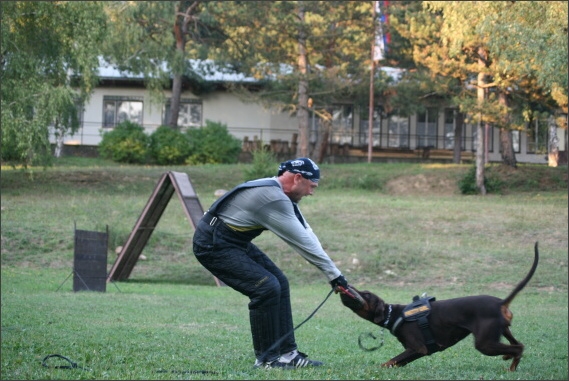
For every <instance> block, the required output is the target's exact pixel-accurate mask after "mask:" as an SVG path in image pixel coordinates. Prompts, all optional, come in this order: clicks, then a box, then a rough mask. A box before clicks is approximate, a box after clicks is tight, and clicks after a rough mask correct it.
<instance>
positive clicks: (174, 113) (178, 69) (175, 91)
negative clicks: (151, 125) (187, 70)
mask: <svg viewBox="0 0 569 381" xmlns="http://www.w3.org/2000/svg"><path fill="white" fill-rule="evenodd" d="M183 3H184V2H183V1H180V3H179V5H178V7H177V12H176V17H175V21H174V30H173V34H174V38H175V39H176V46H175V49H176V54H175V57H176V59H178V60H180V61H181V62H177V63H176V64H175V67H174V68H172V71H173V73H172V76H173V79H172V98H171V99H170V120H169V121H168V125H169V126H170V128H172V129H174V130H177V129H178V117H179V115H180V99H181V98H182V77H183V74H184V73H183V67H184V60H185V58H186V57H185V56H186V35H187V32H188V22H189V20H190V17H187V16H186V17H185V16H182V15H180V14H179V12H180V10H181V9H182V6H183ZM196 4H197V2H196V3H195V4H194V5H193V6H191V8H194V7H195V6H196ZM189 11H190V10H187V13H188V14H189Z"/></svg>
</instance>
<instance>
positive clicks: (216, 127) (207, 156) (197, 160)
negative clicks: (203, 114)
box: [186, 120, 241, 164]
mask: <svg viewBox="0 0 569 381" xmlns="http://www.w3.org/2000/svg"><path fill="white" fill-rule="evenodd" d="M186 134H187V136H188V140H189V142H190V150H191V155H190V157H189V158H188V159H187V160H186V163H187V164H234V163H237V160H238V159H239V154H240V153H241V141H240V140H239V139H237V138H236V137H234V136H233V135H231V134H230V133H229V131H228V130H227V126H226V125H225V124H223V123H218V122H212V121H209V120H208V121H206V125H205V126H204V127H200V128H189V129H188V130H187V131H186Z"/></svg>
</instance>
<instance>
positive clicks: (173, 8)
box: [104, 0, 225, 129]
mask: <svg viewBox="0 0 569 381" xmlns="http://www.w3.org/2000/svg"><path fill="white" fill-rule="evenodd" d="M204 3H207V1H201V0H192V1H184V0H180V1H129V2H125V1H113V2H108V3H107V5H106V10H107V12H108V14H109V17H110V19H111V21H112V22H111V24H110V37H109V39H108V40H107V43H106V44H105V46H104V51H105V57H106V59H107V60H108V61H110V62H112V63H113V64H115V65H117V66H118V68H119V69H121V70H125V71H130V72H132V73H135V74H142V75H143V76H144V78H145V81H146V85H147V88H148V89H149V90H150V91H151V95H152V99H153V100H154V101H156V102H157V103H159V104H161V103H162V101H163V99H164V89H165V88H168V87H170V88H171V89H172V98H171V101H170V110H171V112H170V120H169V121H168V122H167V123H168V125H169V126H170V127H171V128H173V129H177V128H178V116H179V111H180V98H181V94H182V83H183V80H184V77H187V78H193V79H195V80H196V81H197V82H198V83H200V81H201V80H200V76H199V74H198V72H199V70H200V68H196V67H194V66H192V65H191V62H190V59H195V60H197V59H204V58H207V55H208V49H209V48H210V47H211V46H214V45H215V44H216V42H217V41H222V40H223V39H224V38H225V37H224V36H223V34H222V33H221V29H220V27H219V25H218V24H217V22H216V21H215V20H214V19H213V18H211V17H210V16H209V15H208V14H207V12H206V9H205V8H204V6H203V4H204ZM201 82H202V83H201V84H203V81H201ZM202 89H203V87H202ZM194 92H197V91H196V89H194Z"/></svg>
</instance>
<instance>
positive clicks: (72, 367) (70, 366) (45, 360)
mask: <svg viewBox="0 0 569 381" xmlns="http://www.w3.org/2000/svg"><path fill="white" fill-rule="evenodd" d="M52 357H57V358H60V359H63V360H65V361H67V362H68V363H69V365H55V366H51V367H50V366H49V365H48V364H47V360H49V359H50V358H52ZM41 365H42V366H43V367H45V368H53V369H81V370H88V371H91V369H87V368H83V367H80V366H79V365H77V363H76V362H73V361H71V360H70V359H69V358H67V357H65V356H62V355H58V354H52V355H47V356H45V357H44V358H43V360H42V362H41ZM156 373H177V374H217V372H213V371H209V370H166V369H158V370H157V371H156Z"/></svg>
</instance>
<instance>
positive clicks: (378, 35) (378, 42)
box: [373, 1, 385, 61]
mask: <svg viewBox="0 0 569 381" xmlns="http://www.w3.org/2000/svg"><path fill="white" fill-rule="evenodd" d="M373 6H374V14H375V20H374V22H375V23H376V28H375V36H374V44H373V60H374V61H380V60H382V59H384V58H385V40H384V36H383V28H382V14H381V8H380V6H379V1H374V2H373Z"/></svg>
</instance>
